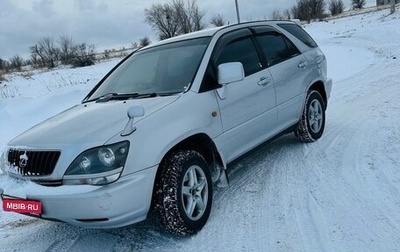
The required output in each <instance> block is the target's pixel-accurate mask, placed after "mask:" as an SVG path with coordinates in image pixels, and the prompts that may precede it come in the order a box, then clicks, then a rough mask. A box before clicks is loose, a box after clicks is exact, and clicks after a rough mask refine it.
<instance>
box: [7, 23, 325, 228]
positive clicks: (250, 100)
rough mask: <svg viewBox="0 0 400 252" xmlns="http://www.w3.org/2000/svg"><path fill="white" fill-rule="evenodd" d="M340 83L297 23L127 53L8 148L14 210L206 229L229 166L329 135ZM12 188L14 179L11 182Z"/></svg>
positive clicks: (97, 224) (101, 223)
mask: <svg viewBox="0 0 400 252" xmlns="http://www.w3.org/2000/svg"><path fill="white" fill-rule="evenodd" d="M331 86H332V80H330V79H328V78H327V64H326V58H325V56H324V54H323V53H322V52H321V50H320V49H319V48H318V46H317V44H316V43H315V42H314V40H313V39H312V38H311V37H310V36H309V35H308V34H307V33H306V32H305V31H304V30H303V29H302V28H301V27H300V26H299V25H298V24H296V23H294V22H291V21H263V22H251V23H243V24H237V25H231V26H226V27H220V28H214V29H209V30H204V31H200V32H195V33H191V34H186V35H183V36H179V37H175V38H172V39H168V40H164V41H161V42H159V43H156V44H154V45H151V46H149V47H145V48H142V49H140V50H138V51H136V52H134V53H133V54H132V55H130V56H128V57H127V58H126V59H124V60H123V61H122V62H121V63H119V64H118V65H117V66H116V67H115V68H114V69H113V70H112V71H110V72H109V73H108V74H107V75H106V76H105V77H104V78H103V79H102V80H101V81H100V83H99V84H98V85H97V86H96V87H95V88H94V89H93V90H92V91H91V92H90V93H89V94H88V95H87V96H86V98H85V99H84V100H83V102H82V103H81V104H79V105H76V106H74V107H72V108H70V109H68V110H66V111H64V112H62V113H60V114H58V115H56V116H54V117H52V118H50V119H48V120H46V121H44V122H42V123H40V124H38V125H37V126H35V127H33V128H31V129H29V130H28V131H26V132H24V133H23V134H21V135H19V136H18V137H16V138H15V139H13V140H12V141H11V142H9V144H8V147H7V150H6V152H5V153H4V154H3V161H2V170H3V176H4V174H6V176H9V180H10V181H9V182H8V183H5V184H4V185H0V187H2V189H0V193H1V194H2V199H3V208H4V210H5V211H12V212H19V213H24V214H28V215H32V216H36V217H40V218H43V219H50V220H59V221H63V222H67V223H71V224H74V225H77V226H82V227H90V228H113V227H120V226H126V225H129V224H132V223H135V222H139V221H141V220H144V219H145V218H146V217H147V215H148V213H149V211H150V210H152V209H154V210H155V212H156V214H157V216H158V219H159V220H160V223H161V225H162V226H163V227H164V228H165V229H166V230H168V231H169V232H171V233H173V234H177V235H188V234H192V233H195V232H197V231H199V230H200V229H201V228H202V227H203V226H204V225H205V223H206V221H207V219H208V217H209V214H210V209H211V205H212V196H213V185H216V184H219V185H221V186H226V185H228V179H227V176H226V173H225V169H226V167H227V164H228V163H230V162H231V161H233V160H234V159H236V158H238V157H239V156H241V155H242V154H244V153H246V152H248V151H249V150H251V149H253V148H254V147H256V146H258V145H260V144H262V143H263V142H265V141H267V140H269V139H271V138H273V137H276V136H278V135H280V134H284V133H289V132H294V133H295V134H296V136H297V137H298V138H299V139H300V140H301V141H304V142H312V141H315V140H317V139H318V138H320V137H321V135H322V133H323V131H324V126H325V110H326V107H327V102H328V98H329V94H330V91H331ZM11 181H12V182H11Z"/></svg>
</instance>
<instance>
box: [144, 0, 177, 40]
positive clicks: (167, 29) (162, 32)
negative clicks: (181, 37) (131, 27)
mask: <svg viewBox="0 0 400 252" xmlns="http://www.w3.org/2000/svg"><path fill="white" fill-rule="evenodd" d="M144 12H145V22H146V23H148V24H149V25H150V26H152V27H153V29H154V30H156V31H157V33H158V36H159V38H160V39H161V40H162V39H166V38H172V37H174V36H176V35H178V32H179V29H180V24H179V22H178V20H177V15H176V13H175V10H174V9H173V6H171V5H169V4H163V5H162V4H153V5H152V6H151V7H150V8H149V9H145V10H144Z"/></svg>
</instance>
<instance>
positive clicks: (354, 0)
mask: <svg viewBox="0 0 400 252" xmlns="http://www.w3.org/2000/svg"><path fill="white" fill-rule="evenodd" d="M351 4H352V5H353V9H362V8H364V6H365V4H366V2H365V0H351Z"/></svg>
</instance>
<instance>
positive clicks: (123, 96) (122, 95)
mask: <svg viewBox="0 0 400 252" xmlns="http://www.w3.org/2000/svg"><path fill="white" fill-rule="evenodd" d="M138 95H139V94H138V93H108V94H105V95H102V96H100V97H99V98H96V99H94V100H95V101H96V102H108V101H110V100H127V99H130V98H134V97H137V96H138Z"/></svg>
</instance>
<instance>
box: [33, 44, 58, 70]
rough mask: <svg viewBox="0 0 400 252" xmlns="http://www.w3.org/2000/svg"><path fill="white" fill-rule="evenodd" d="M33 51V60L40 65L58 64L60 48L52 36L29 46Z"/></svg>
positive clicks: (52, 65) (51, 65) (50, 66)
mask: <svg viewBox="0 0 400 252" xmlns="http://www.w3.org/2000/svg"><path fill="white" fill-rule="evenodd" d="M29 49H30V51H31V61H32V62H34V63H36V64H39V65H40V67H42V66H46V67H49V68H53V67H55V66H57V65H58V60H59V58H60V50H59V49H58V48H57V47H56V45H55V44H54V40H53V39H52V38H50V37H46V38H43V39H42V40H40V41H39V42H38V43H37V44H36V45H33V46H31V47H29Z"/></svg>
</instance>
